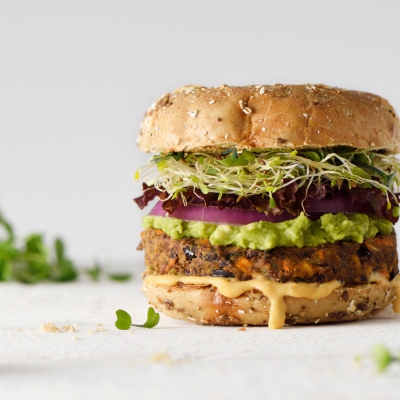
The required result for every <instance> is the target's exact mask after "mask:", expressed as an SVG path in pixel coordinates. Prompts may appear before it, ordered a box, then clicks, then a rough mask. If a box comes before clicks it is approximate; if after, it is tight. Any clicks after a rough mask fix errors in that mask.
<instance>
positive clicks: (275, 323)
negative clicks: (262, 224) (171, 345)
mask: <svg viewBox="0 0 400 400" xmlns="http://www.w3.org/2000/svg"><path fill="white" fill-rule="evenodd" d="M144 282H145V284H146V283H149V284H151V285H165V286H175V285H177V284H178V282H182V283H184V284H187V285H212V286H214V287H216V288H217V289H218V291H219V292H220V293H221V294H222V295H223V296H225V297H229V298H235V297H239V296H240V295H241V294H243V293H245V292H247V291H249V290H252V289H257V290H259V291H260V292H262V293H263V295H264V296H265V297H267V298H268V299H269V301H270V302H271V308H270V312H269V321H268V326H269V327H270V328H271V329H280V328H282V327H283V325H284V324H285V318H286V308H287V307H286V302H285V300H284V297H285V296H291V297H296V298H304V299H308V300H318V299H322V298H323V297H326V296H329V295H330V294H331V293H332V292H333V291H334V290H335V289H338V288H339V287H341V286H343V284H342V283H341V282H339V281H332V282H327V283H321V284H319V283H303V282H300V283H295V282H286V283H280V282H275V281H270V280H267V279H265V278H258V279H251V280H248V281H239V280H238V279H236V278H220V277H212V276H179V275H147V276H146V277H145V279H144ZM369 282H371V283H377V284H378V285H382V286H388V287H392V288H394V290H395V291H396V297H395V299H394V300H393V310H394V311H395V312H396V313H399V312H400V275H397V276H396V278H395V279H393V280H392V281H391V282H389V281H388V280H387V279H386V278H384V277H383V276H382V275H380V274H377V273H374V274H372V275H371V276H370V278H369Z"/></svg>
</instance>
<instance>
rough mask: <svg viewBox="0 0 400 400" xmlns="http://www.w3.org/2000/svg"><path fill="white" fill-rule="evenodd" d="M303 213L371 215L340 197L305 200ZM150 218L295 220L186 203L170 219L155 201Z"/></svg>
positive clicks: (237, 221) (233, 222) (312, 216)
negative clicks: (356, 213) (152, 216)
mask: <svg viewBox="0 0 400 400" xmlns="http://www.w3.org/2000/svg"><path fill="white" fill-rule="evenodd" d="M303 205H304V210H305V212H306V214H307V215H308V217H309V218H310V219H311V220H317V219H318V218H320V217H321V215H323V214H326V213H354V212H359V213H364V214H370V213H373V210H372V208H371V206H370V205H369V204H366V203H361V202H358V201H355V202H353V203H352V201H351V198H350V197H347V196H342V195H336V196H334V197H333V198H332V199H329V200H328V199H326V198H323V199H307V200H305V201H304V204H303ZM150 215H154V216H159V217H168V216H170V217H173V218H179V219H183V220H185V221H201V222H210V223H214V224H229V225H247V224H251V223H252V222H259V221H268V222H283V221H287V220H289V219H294V218H295V217H294V216H293V215H292V214H290V213H288V212H287V211H284V212H283V213H282V214H280V215H276V216H267V215H265V213H263V212H258V211H256V210H243V209H241V208H225V209H223V210H220V209H219V208H218V207H216V206H208V207H204V206H203V205H202V204H193V203H188V204H187V205H186V206H184V205H181V206H179V207H178V209H177V210H176V211H175V212H174V213H173V214H171V215H169V214H168V213H167V212H166V211H165V210H163V208H162V201H159V202H158V203H157V204H156V205H155V207H154V208H153V209H152V210H151V212H150Z"/></svg>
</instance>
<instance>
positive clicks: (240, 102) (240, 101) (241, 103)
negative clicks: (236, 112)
mask: <svg viewBox="0 0 400 400" xmlns="http://www.w3.org/2000/svg"><path fill="white" fill-rule="evenodd" d="M239 106H240V108H241V109H242V110H243V100H239Z"/></svg>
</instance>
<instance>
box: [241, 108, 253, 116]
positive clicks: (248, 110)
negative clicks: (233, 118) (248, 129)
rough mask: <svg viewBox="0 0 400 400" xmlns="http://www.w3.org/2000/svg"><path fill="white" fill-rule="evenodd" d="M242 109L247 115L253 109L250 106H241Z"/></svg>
mask: <svg viewBox="0 0 400 400" xmlns="http://www.w3.org/2000/svg"><path fill="white" fill-rule="evenodd" d="M242 111H243V112H244V113H245V114H247V115H248V114H251V113H252V112H253V110H252V109H251V108H250V107H243V108H242Z"/></svg>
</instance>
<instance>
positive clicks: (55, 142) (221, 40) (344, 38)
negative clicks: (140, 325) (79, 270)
mask: <svg viewBox="0 0 400 400" xmlns="http://www.w3.org/2000/svg"><path fill="white" fill-rule="evenodd" d="M399 14H400V2H397V1H395V0H393V1H388V0H386V1H385V0H380V1H366V0H362V1H361V0H353V1H347V0H346V1H344V0H340V1H337V0H336V1H334V2H326V1H317V0H316V1H307V0H306V1H295V0H294V1H244V0H241V1H236V0H229V1H228V0H220V1H217V0H213V1H210V0H202V1H196V2H195V1H161V0H160V1H143V0H141V1H134V0H131V1H127V0H125V1H122V0H121V1H116V0H113V1H111V0H110V1H101V0H93V1H86V0H78V1H74V0H69V1H55V0H48V1H32V0H29V1H18V0H11V1H7V0H0V150H1V151H0V210H1V211H2V212H3V213H4V214H5V216H6V217H7V218H8V219H10V220H11V221H12V222H13V223H14V225H15V226H16V228H17V233H18V234H19V235H26V234H28V233H30V232H32V231H39V232H43V233H45V234H46V237H47V238H48V239H49V240H50V239H51V238H53V237H54V236H56V235H61V236H62V237H63V238H64V239H65V240H66V242H67V244H68V251H69V255H70V256H71V257H72V258H73V259H74V260H76V261H77V262H78V263H79V264H80V265H82V266H84V265H87V264H89V263H91V262H92V261H93V260H95V259H97V260H100V261H102V262H103V264H105V266H106V267H108V268H117V267H118V268H120V267H121V266H124V267H126V268H138V269H141V268H142V261H140V260H141V259H142V254H141V253H139V252H136V251H135V248H136V246H137V244H138V242H139V233H140V230H141V222H140V220H141V217H142V215H144V213H145V212H146V211H144V212H141V211H140V210H139V209H138V208H137V207H136V205H134V203H133V202H132V198H133V197H136V196H138V195H140V193H141V190H140V186H141V185H140V184H138V183H134V182H133V175H134V172H135V170H136V169H137V168H138V167H140V166H141V165H142V164H144V163H145V162H146V160H147V159H148V157H149V155H147V154H142V153H141V152H140V151H139V150H138V149H137V147H136V142H135V139H136V136H137V135H138V133H139V125H140V122H141V119H142V117H143V114H144V112H145V110H146V109H147V107H148V106H149V105H150V104H151V103H152V102H153V101H154V100H155V99H156V98H157V97H158V96H160V95H161V94H163V93H165V92H167V91H171V90H173V89H175V88H176V87H178V86H181V85H186V84H191V83H197V84H202V85H206V86H210V85H220V84H222V83H227V84H229V85H247V84H273V83H326V84H329V85H337V86H340V87H345V88H349V89H358V90H364V91H370V92H373V93H377V94H380V95H381V96H383V97H386V98H388V99H389V101H390V102H391V103H392V104H393V106H394V107H395V109H397V110H400V91H399V84H400V51H399V38H400V24H399Z"/></svg>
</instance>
